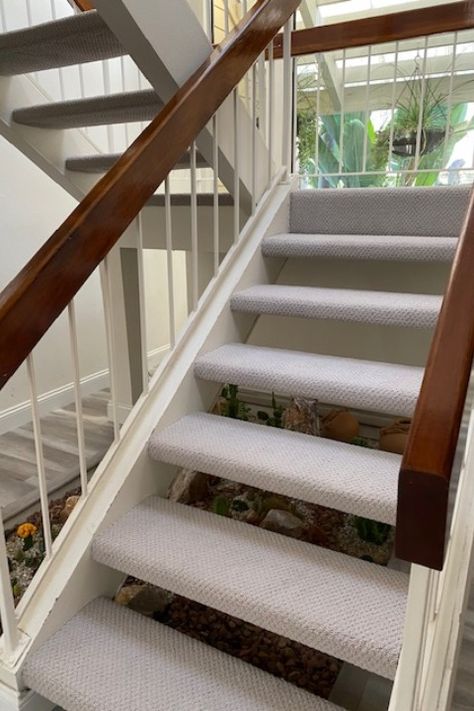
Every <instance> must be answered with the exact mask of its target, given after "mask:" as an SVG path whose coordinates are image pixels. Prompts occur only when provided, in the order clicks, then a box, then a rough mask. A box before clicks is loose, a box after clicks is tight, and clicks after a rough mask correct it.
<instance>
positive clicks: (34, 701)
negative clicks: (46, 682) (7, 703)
mask: <svg viewBox="0 0 474 711" xmlns="http://www.w3.org/2000/svg"><path fill="white" fill-rule="evenodd" d="M56 708H57V706H56V704H52V703H51V701H48V700H47V699H45V698H43V697H42V696H39V695H38V694H35V693H34V691H29V692H27V694H25V695H24V696H22V698H21V701H20V706H19V709H20V711H53V710H54V709H56Z"/></svg>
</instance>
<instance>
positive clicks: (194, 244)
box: [191, 141, 199, 311]
mask: <svg viewBox="0 0 474 711" xmlns="http://www.w3.org/2000/svg"><path fill="white" fill-rule="evenodd" d="M198 259H199V255H198V216H197V187H196V143H195V142H194V141H193V143H192V146H191V265H192V300H193V310H194V311H196V309H197V306H198V301H199V266H198Z"/></svg>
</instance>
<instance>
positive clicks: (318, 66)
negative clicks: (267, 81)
mask: <svg viewBox="0 0 474 711" xmlns="http://www.w3.org/2000/svg"><path fill="white" fill-rule="evenodd" d="M314 59H315V62H316V72H317V77H318V78H317V84H316V121H315V122H314V124H315V130H316V137H315V142H314V168H315V173H316V175H315V178H316V181H317V182H316V184H317V185H319V117H320V115H321V55H320V54H316V55H315V58H314Z"/></svg>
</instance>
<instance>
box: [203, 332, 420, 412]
mask: <svg viewBox="0 0 474 711" xmlns="http://www.w3.org/2000/svg"><path fill="white" fill-rule="evenodd" d="M423 371H424V369H423V368H420V367H416V366H409V365H398V364H394V363H381V362H376V361H367V360H359V359H356V358H343V357H340V356H327V355H315V354H312V353H304V352H301V351H291V350H286V349H283V348H266V347H262V346H252V345H246V344H242V343H231V344H228V345H224V346H221V347H220V348H218V349H217V350H215V351H211V352H209V353H206V354H204V355H201V356H199V358H198V359H197V360H196V362H195V365H194V372H195V374H196V375H197V376H198V377H199V378H202V379H204V380H211V381H213V382H216V383H233V384H236V385H240V386H242V387H245V388H252V389H255V390H260V391H264V392H272V391H273V392H275V393H278V394H281V395H290V396H295V397H296V396H300V397H309V398H316V399H317V400H319V401H321V402H326V403H330V404H332V405H340V406H343V407H349V408H356V409H361V410H371V411H375V412H381V413H386V414H389V415H399V416H403V417H410V416H411V415H412V414H413V411H414V409H415V405H416V400H417V398H418V393H419V390H420V387H421V381H422V378H423Z"/></svg>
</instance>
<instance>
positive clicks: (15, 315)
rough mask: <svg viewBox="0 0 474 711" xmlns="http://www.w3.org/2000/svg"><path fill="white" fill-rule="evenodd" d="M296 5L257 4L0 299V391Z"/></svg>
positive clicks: (271, 0) (288, 1)
mask: <svg viewBox="0 0 474 711" xmlns="http://www.w3.org/2000/svg"><path fill="white" fill-rule="evenodd" d="M299 3H300V0H259V1H258V2H257V3H256V4H255V5H254V6H253V7H252V9H251V10H250V11H249V12H248V13H247V15H246V16H245V17H244V18H243V19H242V21H241V22H240V23H239V24H238V25H237V27H236V28H235V29H234V30H233V31H232V32H231V33H230V34H229V35H228V36H227V37H226V39H225V40H224V42H223V43H222V44H221V45H220V46H219V47H217V48H216V49H215V50H214V51H213V52H212V54H211V55H210V57H209V58H208V59H207V60H206V61H205V62H204V64H203V65H202V66H201V67H200V68H199V69H198V70H197V71H196V72H195V73H194V75H193V76H192V77H191V78H190V79H189V80H188V81H187V82H186V83H185V84H184V86H183V87H181V89H179V90H178V92H177V93H176V94H175V96H174V97H173V98H172V99H171V100H170V101H169V103H168V104H167V105H166V106H165V107H164V109H163V110H162V111H161V112H160V114H159V115H158V116H157V117H156V118H155V119H154V120H153V121H152V123H151V124H150V125H149V126H148V127H147V128H146V129H145V130H144V131H143V133H142V134H141V135H140V136H139V137H138V138H137V140H136V141H135V142H134V143H133V144H132V145H131V146H130V148H129V149H128V150H127V151H126V152H125V153H124V155H123V156H122V157H121V158H120V159H119V160H118V161H117V163H116V164H115V165H114V166H113V167H112V168H111V170H110V171H109V172H108V173H107V174H106V175H105V176H104V177H103V178H102V179H101V180H100V181H99V182H98V183H97V184H96V185H95V186H94V187H93V189H92V190H91V191H90V192H89V194H88V195H87V196H86V197H85V198H84V200H83V201H82V202H81V203H80V204H79V205H78V207H77V208H76V209H75V210H74V212H72V214H71V215H70V216H69V217H68V218H67V219H66V221H65V222H64V223H63V224H62V225H61V227H59V229H58V230H57V231H56V232H55V233H54V234H53V236H52V237H50V239H49V240H48V241H47V242H46V243H45V244H44V245H43V246H42V247H41V249H40V250H39V251H38V252H37V253H36V255H35V256H34V257H33V258H32V259H31V260H30V261H29V262H28V264H27V265H26V266H25V267H24V268H23V269H22V270H21V272H20V273H19V274H18V275H17V276H16V277H15V278H14V279H13V281H12V282H10V284H9V285H8V286H7V287H6V288H5V289H4V291H3V292H2V293H1V294H0V358H1V361H0V388H1V387H3V386H4V384H5V383H6V382H7V380H8V379H9V378H10V377H11V376H12V375H13V373H14V372H15V371H16V370H17V368H18V367H19V366H20V365H21V364H22V363H23V362H24V360H25V359H26V358H27V356H28V355H29V353H31V351H32V350H33V348H34V347H35V345H36V344H37V343H38V341H39V340H40V339H41V337H42V336H43V335H44V334H45V333H46V331H47V330H48V329H49V327H50V326H51V324H52V323H53V322H54V321H55V320H56V319H57V318H58V316H59V315H60V314H61V313H62V311H63V310H64V309H65V308H66V306H67V305H68V304H69V302H70V301H71V300H72V299H73V298H74V296H75V295H76V294H77V292H78V291H79V289H80V288H81V287H82V286H83V284H84V283H85V281H86V280H87V279H88V277H89V276H90V275H91V274H92V272H93V271H94V270H95V269H96V268H97V266H98V265H99V264H100V263H101V262H102V261H103V259H104V258H105V257H106V256H107V254H108V253H109V251H110V250H111V248H112V247H113V246H114V245H115V244H116V242H117V241H118V239H119V237H120V236H121V235H122V234H123V232H124V231H125V229H126V228H127V227H128V225H130V223H131V222H132V221H133V220H134V218H135V217H136V216H137V215H138V213H139V212H140V210H141V209H142V208H143V207H144V205H145V203H146V202H147V200H148V199H149V198H150V197H151V195H152V194H153V193H154V192H155V190H156V189H157V187H158V186H159V185H160V184H161V183H162V182H163V181H164V180H165V178H166V176H167V175H168V174H169V172H170V171H171V170H172V169H173V167H174V165H175V164H176V163H177V161H178V160H179V158H180V157H181V156H182V155H183V154H184V152H185V151H186V150H187V148H188V147H189V145H190V144H191V143H192V141H193V140H194V139H195V138H196V137H197V136H198V135H199V133H200V131H201V130H202V129H203V128H204V127H205V126H206V124H207V122H208V121H209V120H210V119H211V117H212V116H213V115H214V113H215V112H216V111H217V109H218V108H219V107H220V106H221V104H222V103H223V101H224V100H225V99H226V97H227V96H228V95H229V94H230V93H231V92H232V90H233V89H234V88H235V87H236V86H237V85H238V83H239V82H240V80H241V79H242V78H243V77H244V76H245V74H246V72H247V71H248V70H249V69H250V68H251V67H252V65H253V63H254V62H255V61H256V60H257V58H258V57H259V55H260V54H261V53H262V52H263V51H264V50H265V48H266V47H267V46H268V44H269V43H270V41H271V40H272V38H273V37H275V35H276V34H277V32H278V31H279V30H280V28H281V27H282V26H283V25H284V24H285V23H286V22H287V20H288V19H289V18H290V17H291V15H292V13H293V12H294V11H295V10H296V8H297V7H298V5H299Z"/></svg>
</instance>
